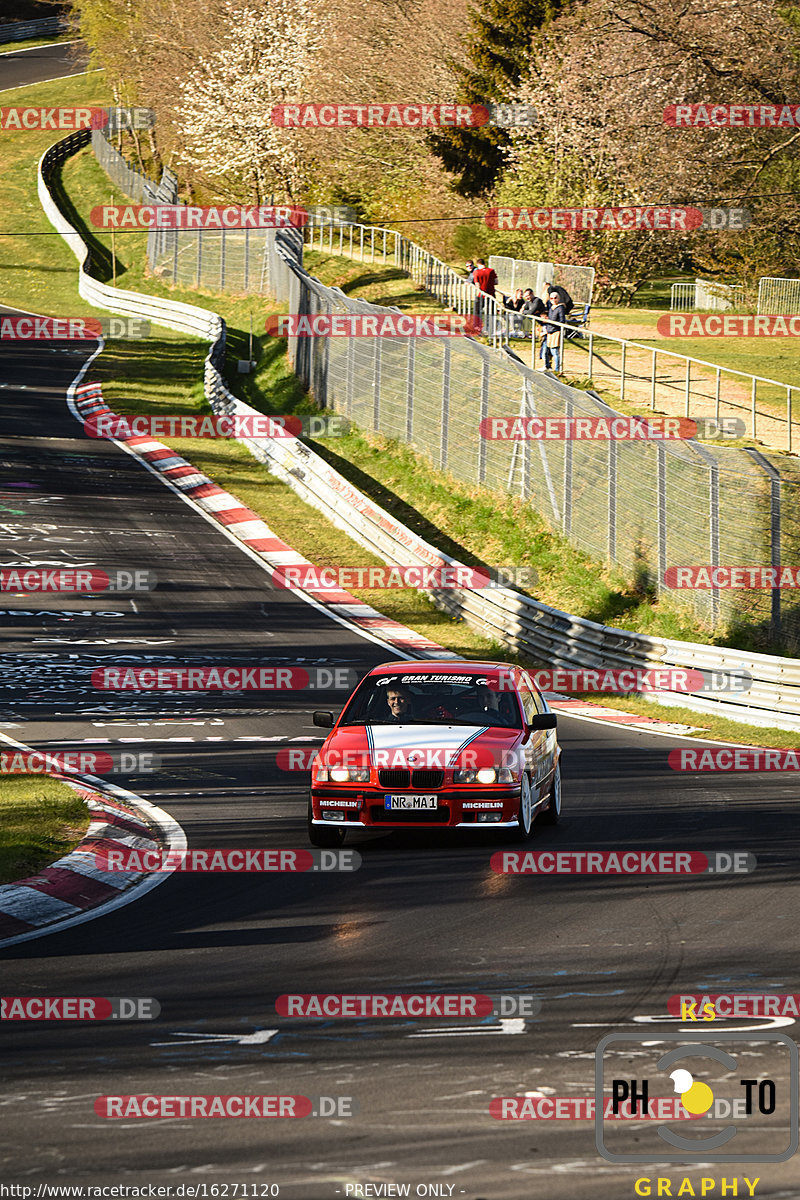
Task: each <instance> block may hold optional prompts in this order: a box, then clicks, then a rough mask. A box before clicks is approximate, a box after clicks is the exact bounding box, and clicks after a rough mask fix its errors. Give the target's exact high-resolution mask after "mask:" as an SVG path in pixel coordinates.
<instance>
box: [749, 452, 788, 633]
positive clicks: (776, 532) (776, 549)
mask: <svg viewBox="0 0 800 1200" xmlns="http://www.w3.org/2000/svg"><path fill="white" fill-rule="evenodd" d="M745 451H746V453H747V454H749V455H750V457H751V458H752V459H753V461H754V462H757V463H758V465H759V466H760V467H761V468H762V470H763V471H765V472H766V473H767V475H769V562H770V566H771V567H776V568H777V569H778V570H780V565H781V477H780V474H779V473H778V471H777V470H776V469H775V467H773V465H772V463H771V462H770V461H769V459H767V458H765V457H764V455H763V454H762V453H761V452H760V451H759V450H755V449H753V448H752V447H750V446H745ZM780 632H781V589H780V588H779V587H774V588H772V605H771V611H770V635H771V637H772V639H773V641H777V640H778V638H779V637H780Z"/></svg>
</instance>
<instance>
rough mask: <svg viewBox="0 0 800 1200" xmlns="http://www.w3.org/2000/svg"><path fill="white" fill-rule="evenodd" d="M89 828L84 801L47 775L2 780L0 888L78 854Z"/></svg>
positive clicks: (0, 805) (4, 777)
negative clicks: (73, 854) (75, 849)
mask: <svg viewBox="0 0 800 1200" xmlns="http://www.w3.org/2000/svg"><path fill="white" fill-rule="evenodd" d="M88 827H89V812H88V809H87V808H86V805H85V804H84V802H83V801H82V800H81V799H80V797H79V796H78V795H77V794H76V793H75V792H74V791H73V790H72V788H70V787H67V785H66V784H65V783H60V782H59V780H57V779H50V778H48V777H47V776H44V775H4V776H3V777H2V779H0V884H2V883H13V882H14V881H15V880H17V879H24V878H26V876H28V875H32V874H34V873H35V872H36V871H38V870H40V869H41V868H42V867H46V866H49V865H50V863H52V862H55V860H56V859H57V858H61V856H62V855H64V854H68V853H69V852H70V850H74V848H75V847H76V846H77V844H78V842H79V841H80V840H81V838H82V837H83V836H84V834H85V833H86V830H87V829H88Z"/></svg>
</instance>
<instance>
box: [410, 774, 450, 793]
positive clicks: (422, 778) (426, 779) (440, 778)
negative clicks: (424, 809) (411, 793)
mask: <svg viewBox="0 0 800 1200" xmlns="http://www.w3.org/2000/svg"><path fill="white" fill-rule="evenodd" d="M443 783H444V771H431V770H419V771H412V772H411V786H412V787H415V788H434V789H436V788H440V787H441V786H442V784H443Z"/></svg>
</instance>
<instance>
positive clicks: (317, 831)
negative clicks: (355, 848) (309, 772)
mask: <svg viewBox="0 0 800 1200" xmlns="http://www.w3.org/2000/svg"><path fill="white" fill-rule="evenodd" d="M313 815H314V812H313V809H312V808H311V801H310V800H309V802H308V840H309V841H310V842H311V845H312V846H316V847H317V848H318V849H320V850H338V849H339V847H340V846H343V845H344V839H345V832H346V831H345V830H344V829H336V828H335V827H334V826H332V825H314V824H312V817H313Z"/></svg>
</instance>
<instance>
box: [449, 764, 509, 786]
mask: <svg viewBox="0 0 800 1200" xmlns="http://www.w3.org/2000/svg"><path fill="white" fill-rule="evenodd" d="M518 782H519V772H518V771H516V770H514V768H513V767H500V769H499V770H497V769H495V767H477V768H475V767H470V768H467V769H464V770H457V771H453V783H482V784H489V783H518Z"/></svg>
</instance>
